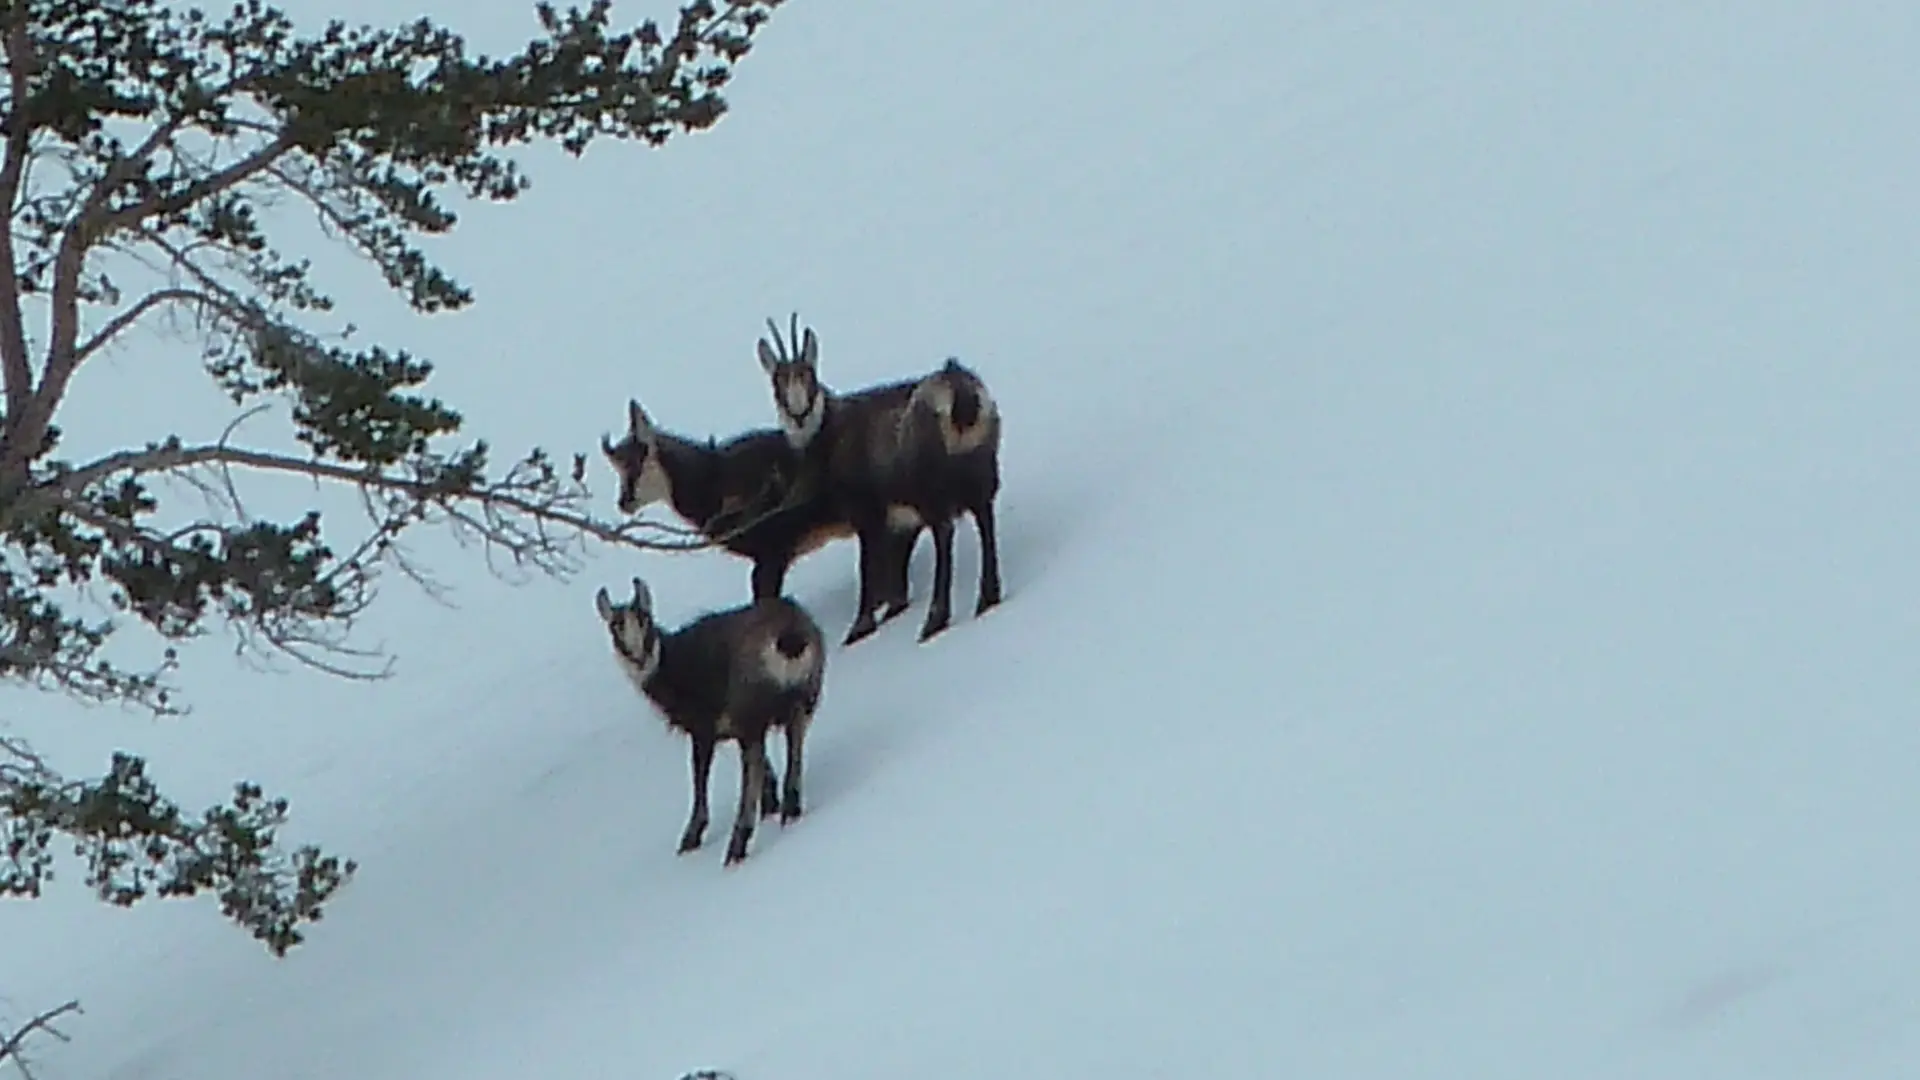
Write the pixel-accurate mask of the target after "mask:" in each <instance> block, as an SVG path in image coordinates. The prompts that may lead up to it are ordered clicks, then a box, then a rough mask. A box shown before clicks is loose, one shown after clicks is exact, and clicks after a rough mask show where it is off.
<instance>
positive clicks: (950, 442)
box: [913, 373, 1000, 454]
mask: <svg viewBox="0 0 1920 1080" xmlns="http://www.w3.org/2000/svg"><path fill="white" fill-rule="evenodd" d="M948 379H949V376H948V375H946V374H945V373H936V374H933V375H929V376H928V377H927V378H925V379H923V380H921V382H920V385H919V386H918V387H916V388H915V389H914V391H913V398H914V401H915V402H917V403H919V404H921V405H925V406H926V407H927V408H929V409H932V410H933V415H934V416H936V417H938V418H939V421H940V442H941V443H942V444H943V445H945V446H946V448H947V452H948V453H953V454H964V453H967V452H968V451H970V450H977V449H979V448H980V447H981V446H982V445H984V444H985V443H986V441H987V436H988V435H989V434H991V433H992V431H993V428H994V424H995V422H996V421H997V420H998V419H999V416H1000V407H999V406H998V405H997V404H995V403H994V400H993V395H992V394H989V393H988V392H987V386H986V384H985V383H982V382H975V383H974V384H973V389H974V392H975V393H976V394H978V395H979V396H980V418H979V419H978V420H977V421H975V423H974V425H973V426H972V427H970V428H968V429H967V430H965V431H960V430H959V429H957V428H955V427H954V425H953V385H952V384H951V383H950V382H949V381H948Z"/></svg>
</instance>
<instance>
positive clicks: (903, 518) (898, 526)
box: [887, 505, 926, 532]
mask: <svg viewBox="0 0 1920 1080" xmlns="http://www.w3.org/2000/svg"><path fill="white" fill-rule="evenodd" d="M925 524H926V522H925V521H923V520H921V518H920V511H918V510H915V509H914V508H913V507H911V506H898V505H895V506H889V507H887V528H888V529H891V530H892V531H894V532H906V531H907V530H908V529H917V528H919V527H920V526H922V525H925Z"/></svg>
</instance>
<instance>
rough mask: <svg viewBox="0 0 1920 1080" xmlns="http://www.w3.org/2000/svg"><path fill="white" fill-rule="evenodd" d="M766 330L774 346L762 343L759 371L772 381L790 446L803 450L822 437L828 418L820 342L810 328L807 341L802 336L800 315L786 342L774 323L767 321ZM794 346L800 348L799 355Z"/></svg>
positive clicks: (764, 339) (760, 345)
mask: <svg viewBox="0 0 1920 1080" xmlns="http://www.w3.org/2000/svg"><path fill="white" fill-rule="evenodd" d="M767 329H768V330H770V331H772V332H773V343H772V344H768V342H767V339H766V338H761V339H760V344H759V349H758V351H759V354H760V367H761V368H762V369H763V370H765V371H766V373H767V378H769V379H771V380H773V402H774V408H775V410H777V411H778V412H779V413H780V428H781V430H782V431H785V432H786V433H787V441H788V442H789V443H792V444H793V445H794V446H797V447H803V446H805V445H807V444H808V443H809V442H812V441H813V437H814V436H815V435H818V434H819V433H820V424H821V422H822V421H823V420H825V419H826V415H827V392H826V390H825V388H823V387H822V386H821V385H820V369H819V364H820V339H819V338H817V337H815V336H814V334H813V327H811V326H809V327H807V330H806V334H805V336H804V337H803V336H802V335H801V333H800V314H799V312H795V313H794V314H793V319H792V322H791V323H790V330H789V333H788V336H787V340H786V341H785V342H782V341H781V340H780V327H779V326H777V325H775V324H774V321H773V320H772V319H768V320H767ZM795 345H798V346H799V351H798V354H797V355H796V354H795V352H794V349H793V346H795Z"/></svg>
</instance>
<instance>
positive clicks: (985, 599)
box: [973, 585, 1001, 619]
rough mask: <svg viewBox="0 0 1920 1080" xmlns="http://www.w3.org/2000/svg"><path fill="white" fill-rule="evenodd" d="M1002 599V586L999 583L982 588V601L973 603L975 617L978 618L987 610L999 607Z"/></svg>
mask: <svg viewBox="0 0 1920 1080" xmlns="http://www.w3.org/2000/svg"><path fill="white" fill-rule="evenodd" d="M1000 599H1001V597H1000V586H998V585H995V586H994V587H993V588H991V589H982V590H980V602H979V603H977V604H975V605H973V617H974V618H976V619H977V618H979V617H980V616H982V615H985V614H986V613H987V612H989V611H992V610H993V609H994V608H996V607H999V606H1000Z"/></svg>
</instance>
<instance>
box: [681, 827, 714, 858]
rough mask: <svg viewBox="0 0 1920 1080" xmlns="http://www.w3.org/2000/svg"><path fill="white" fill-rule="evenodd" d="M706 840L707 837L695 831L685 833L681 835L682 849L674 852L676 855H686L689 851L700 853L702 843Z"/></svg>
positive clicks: (690, 830)
mask: <svg viewBox="0 0 1920 1080" xmlns="http://www.w3.org/2000/svg"><path fill="white" fill-rule="evenodd" d="M705 839H706V837H705V836H703V835H702V834H701V832H699V831H695V830H693V829H689V830H687V831H686V832H685V833H683V834H681V836H680V847H679V848H678V849H677V850H676V851H675V852H674V854H675V855H685V854H686V853H687V852H689V851H698V850H699V849H700V843H701V841H703V840H705Z"/></svg>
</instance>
